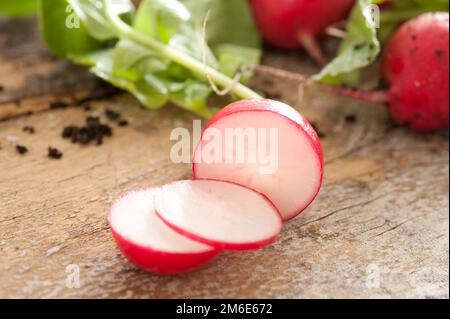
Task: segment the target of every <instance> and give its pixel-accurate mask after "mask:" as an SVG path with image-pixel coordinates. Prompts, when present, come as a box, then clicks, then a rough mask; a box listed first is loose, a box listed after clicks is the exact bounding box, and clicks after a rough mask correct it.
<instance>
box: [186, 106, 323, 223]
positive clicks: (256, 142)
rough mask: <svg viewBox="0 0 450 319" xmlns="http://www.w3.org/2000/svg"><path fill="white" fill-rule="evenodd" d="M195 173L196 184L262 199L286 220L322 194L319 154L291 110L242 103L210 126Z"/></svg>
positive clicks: (302, 121)
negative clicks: (219, 185) (218, 184)
mask: <svg viewBox="0 0 450 319" xmlns="http://www.w3.org/2000/svg"><path fill="white" fill-rule="evenodd" d="M242 159H244V160H242ZM255 159H256V160H255ZM193 169H194V177H195V178H199V179H214V180H222V181H230V182H234V183H237V184H240V185H244V186H246V187H249V188H251V189H254V190H256V191H258V192H260V193H262V194H265V195H266V196H267V197H268V198H269V199H270V200H271V201H272V203H274V205H275V206H276V207H277V208H278V210H279V211H280V213H281V215H282V217H283V219H284V220H288V219H291V218H293V217H295V216H297V215H298V214H299V213H301V212H302V211H303V210H304V209H305V208H306V207H308V206H309V205H310V204H311V202H312V201H313V200H314V198H315V197H316V195H317V193H318V192H319V190H320V187H321V184H322V176H323V160H322V148H321V145H320V141H319V138H318V137H317V134H316V132H315V131H314V129H313V128H312V126H311V125H310V124H309V123H308V122H307V121H306V120H305V119H304V118H303V117H302V116H301V115H300V114H299V113H298V112H297V111H295V110H294V109H293V108H291V107H290V106H288V105H286V104H283V103H280V102H276V101H273V100H265V99H255V100H242V101H239V102H236V103H233V104H231V105H229V106H227V107H225V108H224V109H222V110H221V111H220V112H219V113H218V114H217V115H216V116H214V117H213V118H212V119H211V121H210V122H209V123H208V125H207V127H206V129H205V130H204V132H203V134H202V138H201V141H200V143H199V145H198V147H197V149H196V151H195V154H194V166H193Z"/></svg>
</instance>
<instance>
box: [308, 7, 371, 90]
mask: <svg viewBox="0 0 450 319" xmlns="http://www.w3.org/2000/svg"><path fill="white" fill-rule="evenodd" d="M370 5H371V1H370V0H359V1H358V3H357V4H356V5H355V7H354V8H353V11H352V13H351V15H350V18H349V21H348V23H347V36H346V38H345V39H344V40H343V41H342V43H341V46H340V48H339V53H338V55H337V57H336V58H335V59H334V60H333V61H331V62H330V63H329V64H328V65H327V66H325V68H324V69H323V70H322V71H321V72H320V73H319V74H317V75H315V76H314V79H315V80H318V81H321V82H324V83H329V84H335V85H339V84H355V83H356V82H357V80H358V79H359V76H358V75H359V70H360V69H362V68H364V67H366V66H368V65H370V64H371V63H372V62H373V61H375V59H376V57H377V56H378V54H379V52H380V43H379V41H378V39H377V30H376V25H375V23H374V21H373V16H372V14H371V10H370V8H371V7H370Z"/></svg>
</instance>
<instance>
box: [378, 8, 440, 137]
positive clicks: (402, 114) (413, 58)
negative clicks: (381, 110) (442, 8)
mask: <svg viewBox="0 0 450 319" xmlns="http://www.w3.org/2000/svg"><path fill="white" fill-rule="evenodd" d="M448 49H449V16H448V12H440V13H426V14H422V15H420V16H418V17H417V18H415V19H413V20H410V21H408V22H407V23H405V24H404V25H402V26H401V27H400V29H399V30H398V31H397V32H396V33H395V34H394V36H393V37H392V38H391V40H390V41H389V43H388V45H387V47H386V49H385V51H384V54H383V58H382V75H383V78H384V80H385V81H386V83H388V84H389V85H390V89H389V92H388V104H389V110H390V113H391V115H392V118H393V119H394V121H395V122H397V123H399V124H407V125H408V126H409V127H410V128H412V129H413V130H415V131H418V132H430V131H435V130H439V129H441V128H446V127H448V125H449V55H448Z"/></svg>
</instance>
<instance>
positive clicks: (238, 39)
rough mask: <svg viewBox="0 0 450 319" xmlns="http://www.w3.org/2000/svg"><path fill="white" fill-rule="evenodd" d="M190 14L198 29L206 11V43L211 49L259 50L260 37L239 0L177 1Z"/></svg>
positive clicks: (245, 2)
mask: <svg viewBox="0 0 450 319" xmlns="http://www.w3.org/2000/svg"><path fill="white" fill-rule="evenodd" d="M180 2H181V3H183V4H185V5H186V7H187V8H189V10H190V11H191V12H192V16H193V20H194V22H195V24H196V26H197V28H199V29H201V27H202V25H203V21H204V18H205V16H206V13H207V12H208V11H210V16H209V21H208V28H207V40H208V44H209V45H210V46H211V47H212V48H213V49H214V48H215V47H216V46H218V45H222V44H233V45H236V46H242V47H250V48H256V49H260V47H261V38H260V36H259V34H258V31H257V29H256V27H255V24H254V22H253V17H252V13H251V10H250V8H249V6H248V4H247V1H243V0H180Z"/></svg>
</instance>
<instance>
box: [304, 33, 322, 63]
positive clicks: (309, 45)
mask: <svg viewBox="0 0 450 319" xmlns="http://www.w3.org/2000/svg"><path fill="white" fill-rule="evenodd" d="M298 38H299V41H300V43H301V44H302V46H303V48H304V49H305V50H306V52H308V54H309V55H310V56H311V57H312V58H313V59H314V61H316V63H317V64H318V65H319V66H321V67H323V66H325V65H327V63H328V61H327V58H326V57H325V55H324V54H323V52H322V49H321V48H320V46H319V43H318V42H317V39H316V38H315V37H314V36H313V35H312V34H310V33H304V32H302V33H301V34H299V37H298Z"/></svg>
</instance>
